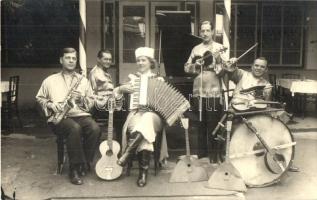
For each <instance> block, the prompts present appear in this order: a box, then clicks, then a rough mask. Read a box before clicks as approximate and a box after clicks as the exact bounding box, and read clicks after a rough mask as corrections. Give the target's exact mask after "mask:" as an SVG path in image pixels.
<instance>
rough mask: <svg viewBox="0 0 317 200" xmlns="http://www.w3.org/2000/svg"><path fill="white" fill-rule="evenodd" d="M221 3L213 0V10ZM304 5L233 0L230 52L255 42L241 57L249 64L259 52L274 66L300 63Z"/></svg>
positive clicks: (237, 53)
mask: <svg viewBox="0 0 317 200" xmlns="http://www.w3.org/2000/svg"><path fill="white" fill-rule="evenodd" d="M223 9H224V5H223V3H222V2H217V3H216V13H217V14H222V13H223ZM303 19H304V12H303V6H301V5H292V4H289V3H283V4H272V3H271V4H267V3H263V4H262V3H261V2H259V3H232V5H231V21H230V23H231V25H230V28H231V32H230V51H231V52H230V55H231V56H235V57H239V56H240V55H241V54H243V53H244V52H245V51H246V50H247V49H248V48H249V47H251V46H252V45H254V44H255V43H256V42H258V43H259V45H258V47H257V48H256V49H254V50H253V51H251V52H249V53H248V54H247V55H246V56H244V57H243V58H242V59H241V60H240V61H239V65H240V66H245V65H251V64H252V62H253V60H254V59H255V58H256V57H258V56H264V57H266V58H267V59H268V61H269V63H270V66H273V67H281V66H288V67H301V66H302V57H303V37H304V36H303V27H304V20H303Z"/></svg>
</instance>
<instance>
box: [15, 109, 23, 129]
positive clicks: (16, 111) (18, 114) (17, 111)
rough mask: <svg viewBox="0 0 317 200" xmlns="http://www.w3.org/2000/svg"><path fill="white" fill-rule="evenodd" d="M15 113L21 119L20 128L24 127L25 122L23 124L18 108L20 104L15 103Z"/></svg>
mask: <svg viewBox="0 0 317 200" xmlns="http://www.w3.org/2000/svg"><path fill="white" fill-rule="evenodd" d="M15 114H16V116H17V118H18V121H19V127H20V128H23V124H22V120H21V117H20V112H19V109H18V105H15Z"/></svg>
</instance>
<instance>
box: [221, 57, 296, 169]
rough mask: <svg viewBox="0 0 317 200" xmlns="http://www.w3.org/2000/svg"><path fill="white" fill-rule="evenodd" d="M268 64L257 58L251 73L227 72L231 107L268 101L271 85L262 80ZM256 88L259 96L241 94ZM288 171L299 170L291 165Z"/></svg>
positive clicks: (233, 60)
mask: <svg viewBox="0 0 317 200" xmlns="http://www.w3.org/2000/svg"><path fill="white" fill-rule="evenodd" d="M230 63H236V59H235V58H232V59H230V61H229V66H230ZM267 65H268V62H267V60H266V58H264V57H259V58H257V59H255V60H254V63H253V65H252V67H251V72H248V71H245V70H242V69H238V68H237V67H236V66H233V67H235V68H234V69H233V71H232V72H227V73H228V76H229V79H230V80H232V81H233V82H234V83H235V84H236V88H235V90H234V92H233V97H232V100H231V105H232V104H235V103H239V102H243V101H251V100H255V99H259V98H261V99H262V100H266V101H270V100H271V96H272V95H271V94H272V85H271V84H270V83H269V82H268V81H267V80H266V79H265V78H264V76H265V74H266V73H267V71H268V66H267ZM256 86H263V90H259V91H261V94H258V93H259V92H258V91H256V90H255V91H253V92H252V91H251V92H241V91H243V90H244V91H247V90H248V89H250V88H252V87H254V88H256ZM289 170H290V171H295V172H297V171H298V170H299V169H298V168H297V167H295V166H293V165H292V163H291V166H290V168H289Z"/></svg>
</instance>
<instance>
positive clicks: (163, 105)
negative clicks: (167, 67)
mask: <svg viewBox="0 0 317 200" xmlns="http://www.w3.org/2000/svg"><path fill="white" fill-rule="evenodd" d="M130 79H131V81H132V85H133V88H134V91H135V92H134V93H132V94H131V95H130V105H129V108H130V109H131V110H132V109H136V108H140V107H148V108H150V109H151V110H153V111H154V112H156V113H158V114H159V115H160V116H161V117H162V118H164V119H165V122H166V123H167V124H168V125H169V126H171V125H173V124H174V123H175V121H177V119H178V118H179V117H180V116H181V115H182V114H183V113H184V112H185V111H186V110H187V109H188V108H189V107H190V104H189V102H188V101H187V99H186V98H185V97H184V96H183V95H182V94H181V93H180V92H179V91H178V90H177V89H176V88H174V87H173V86H172V85H170V84H169V83H167V82H164V81H161V80H158V78H153V77H150V78H149V77H147V76H141V77H132V78H131V77H130Z"/></svg>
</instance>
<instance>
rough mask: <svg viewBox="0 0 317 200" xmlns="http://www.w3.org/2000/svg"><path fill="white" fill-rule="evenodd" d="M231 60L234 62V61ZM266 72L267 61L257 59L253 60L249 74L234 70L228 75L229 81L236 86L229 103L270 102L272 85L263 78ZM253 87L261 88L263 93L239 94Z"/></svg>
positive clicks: (261, 58)
mask: <svg viewBox="0 0 317 200" xmlns="http://www.w3.org/2000/svg"><path fill="white" fill-rule="evenodd" d="M231 60H232V61H233V62H234V59H231ZM267 70H268V68H267V60H266V59H265V58H264V57H259V58H257V59H255V60H254V63H253V65H252V67H251V72H248V71H245V70H242V69H238V68H236V69H235V70H234V71H233V72H230V73H228V74H229V79H230V80H231V81H233V82H234V83H235V84H236V88H235V90H234V91H233V98H232V101H231V103H235V102H239V101H243V100H254V99H256V98H262V99H263V100H267V101H268V100H270V99H271V94H272V85H271V84H270V83H269V82H268V81H267V80H266V79H265V78H264V75H265V74H266V72H267ZM255 86H263V93H262V94H256V93H257V92H256V91H254V92H244V93H243V92H241V91H243V90H247V89H249V88H252V87H255Z"/></svg>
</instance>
